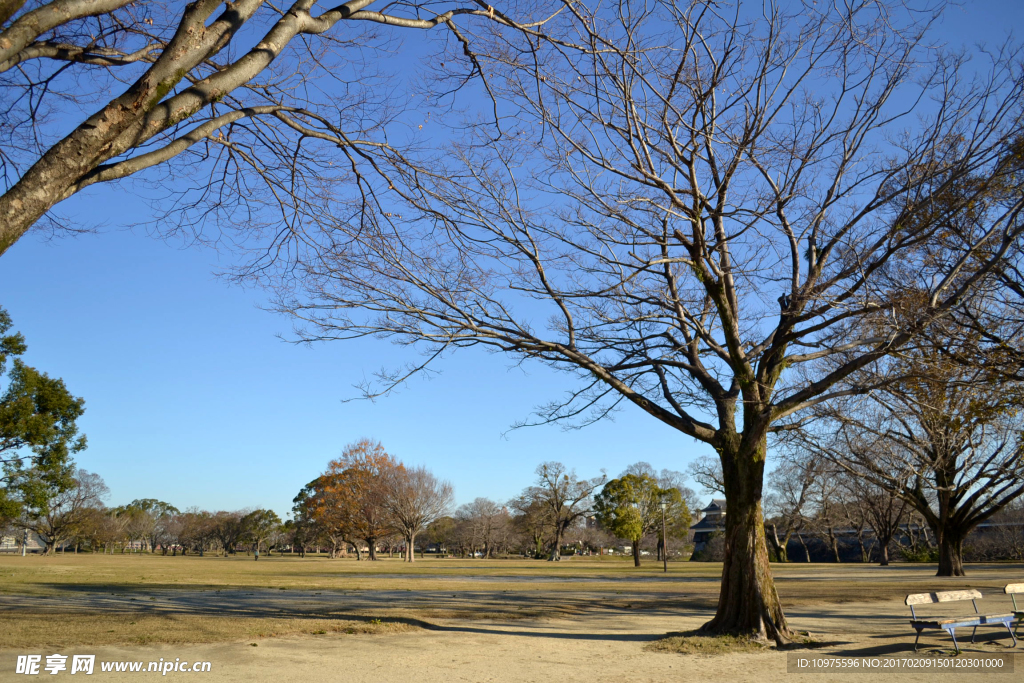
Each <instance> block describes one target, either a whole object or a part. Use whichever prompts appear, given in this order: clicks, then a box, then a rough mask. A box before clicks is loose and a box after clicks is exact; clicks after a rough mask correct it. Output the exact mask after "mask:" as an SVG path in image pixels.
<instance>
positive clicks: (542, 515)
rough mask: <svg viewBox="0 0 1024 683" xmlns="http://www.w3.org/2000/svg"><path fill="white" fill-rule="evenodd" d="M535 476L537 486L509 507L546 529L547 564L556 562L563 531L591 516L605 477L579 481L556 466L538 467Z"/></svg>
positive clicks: (551, 464) (574, 475)
mask: <svg viewBox="0 0 1024 683" xmlns="http://www.w3.org/2000/svg"><path fill="white" fill-rule="evenodd" d="M536 474H537V483H536V484H534V485H533V486H530V487H527V488H526V489H525V490H524V491H523V493H522V495H521V496H520V497H519V498H517V499H515V500H514V501H512V503H511V505H513V506H514V507H516V508H517V509H518V510H520V512H521V513H523V514H529V513H533V514H534V515H535V516H537V520H536V521H538V522H540V525H541V528H544V527H546V528H547V530H548V531H549V532H550V534H551V535H550V536H549V540H550V543H551V547H550V551H549V555H548V560H549V561H551V560H554V561H558V560H559V559H560V558H561V554H560V549H561V546H562V538H563V536H564V535H565V532H566V530H567V529H568V528H569V527H570V526H572V525H573V524H574V523H575V522H576V521H577V520H579V519H580V518H581V517H586V516H587V515H590V514H592V513H593V504H594V498H593V496H594V491H596V490H597V489H598V487H600V486H603V485H604V483H605V480H606V477H605V476H604V475H602V476H600V477H594V478H593V479H580V478H578V477H577V476H576V472H575V471H574V470H567V469H566V468H565V465H563V464H562V463H560V462H545V463H541V464H540V465H538V466H537V470H536Z"/></svg>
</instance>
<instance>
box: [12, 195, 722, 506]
mask: <svg viewBox="0 0 1024 683" xmlns="http://www.w3.org/2000/svg"><path fill="white" fill-rule="evenodd" d="M112 207H114V208H112ZM138 210H142V209H141V207H138ZM62 213H64V214H65V215H68V216H71V217H73V218H75V219H76V220H81V221H82V222H95V221H97V220H100V217H101V216H103V217H105V218H104V220H105V221H106V223H107V227H106V228H104V229H103V230H102V232H101V233H100V234H94V235H87V236H82V237H76V238H67V239H58V240H49V241H47V240H44V239H40V237H38V236H29V237H26V238H24V239H22V240H21V241H20V242H18V243H17V244H16V245H15V246H14V247H13V248H12V249H11V250H10V251H9V252H8V253H7V254H5V255H4V257H3V262H2V267H0V292H3V294H2V297H0V305H3V306H4V307H6V308H7V310H8V311H9V312H10V314H11V316H12V318H13V319H14V323H15V327H16V329H18V330H20V331H21V332H22V333H24V335H25V337H26V339H27V341H28V345H29V351H28V354H27V355H26V361H27V362H29V363H30V364H33V365H35V366H36V367H38V368H40V369H42V370H45V371H47V372H49V373H50V374H51V375H55V376H59V377H62V378H63V379H64V380H65V381H66V383H67V385H68V387H69V388H70V390H71V391H72V392H73V393H74V394H75V395H77V396H82V397H83V398H85V400H86V413H85V416H84V417H83V418H82V419H81V420H80V424H81V427H82V430H83V431H84V432H85V433H86V434H87V435H88V438H89V449H88V450H87V451H86V452H85V453H82V454H80V455H79V456H78V458H77V460H78V462H79V464H80V466H82V467H84V468H85V469H87V470H89V471H94V472H97V473H99V474H100V475H101V476H102V477H103V478H104V479H105V480H106V482H107V484H108V486H109V487H110V490H111V497H110V500H109V504H111V505H117V504H121V503H126V502H128V501H130V500H132V499H133V498H143V497H145V498H159V499H162V500H166V501H167V502H170V503H172V504H174V505H176V506H177V507H179V508H182V509H183V508H185V507H188V506H191V505H197V506H200V507H203V508H207V509H237V508H242V507H247V506H260V507H270V508H272V509H274V510H277V511H278V512H279V513H282V514H283V513H285V512H287V511H288V510H290V508H291V499H292V497H293V496H294V495H295V494H296V493H297V492H298V490H299V489H300V488H301V487H302V486H303V485H304V484H305V483H307V482H308V481H310V480H311V479H313V478H314V477H316V476H317V475H318V474H319V473H320V472H321V471H322V470H323V469H324V467H325V466H326V463H327V461H328V460H330V459H331V458H334V457H337V455H338V454H339V453H340V452H341V449H342V447H343V446H344V445H345V444H346V443H348V442H350V441H354V440H356V439H357V438H359V437H361V436H370V437H373V438H377V439H380V440H381V441H382V442H383V443H384V445H385V446H386V447H387V448H388V450H389V451H390V452H392V453H394V454H395V455H396V456H398V457H399V458H401V459H402V460H403V461H405V462H407V463H412V464H423V465H427V466H428V467H430V468H431V469H432V470H433V471H434V472H435V474H437V475H438V476H441V477H443V478H446V479H449V480H450V481H451V482H452V483H453V484H454V486H455V489H456V495H457V499H458V502H459V503H463V502H468V501H469V500H472V499H473V498H475V497H477V496H486V497H490V498H492V499H495V500H499V501H502V500H506V499H508V498H510V497H512V496H514V495H516V494H517V493H519V491H521V490H522V488H523V487H525V486H527V485H529V484H530V483H531V480H532V473H533V470H534V468H535V467H536V466H537V464H539V463H540V462H542V461H545V460H559V461H562V462H565V463H566V464H567V465H569V466H571V467H575V468H576V469H577V471H578V473H579V474H580V475H582V476H596V475H597V474H598V471H599V470H600V469H601V468H607V470H608V472H609V474H611V475H616V474H618V473H619V472H620V471H621V470H622V469H624V468H625V467H626V466H627V465H629V464H631V463H633V462H636V461H638V460H646V461H648V462H650V463H651V464H652V465H654V467H656V468H659V469H660V468H663V467H668V468H672V469H680V470H682V469H684V467H685V464H686V462H688V461H689V459H690V458H692V457H693V456H694V455H696V454H698V453H705V452H708V451H707V450H706V447H703V446H700V445H698V444H696V443H695V442H694V441H693V440H692V439H690V438H688V437H686V436H683V435H682V434H679V433H677V432H675V431H674V430H671V429H669V428H667V427H664V426H662V425H661V424H660V423H658V422H656V421H654V420H651V419H649V418H647V417H646V416H645V415H642V414H636V413H638V411H633V410H628V411H626V412H624V413H622V414H621V415H620V416H619V417H618V418H617V420H616V421H615V422H614V423H607V424H603V425H599V426H596V427H592V428H590V429H586V430H582V431H576V432H563V431H562V430H561V429H559V428H558V427H539V428H532V429H523V430H516V431H514V432H511V433H509V434H507V436H506V438H503V437H502V435H503V433H505V432H507V430H508V428H509V426H510V425H511V424H512V423H513V422H515V421H517V420H519V419H522V418H526V417H528V416H529V414H530V411H531V409H532V407H533V406H534V405H536V404H538V403H541V402H543V401H545V400H548V399H551V398H554V397H555V396H557V394H558V392H560V391H562V390H564V389H566V388H568V387H569V386H570V385H569V384H568V378H564V377H562V376H561V375H557V374H555V373H553V372H551V371H548V370H547V369H546V368H544V367H541V366H534V367H531V368H530V369H529V373H526V372H524V371H523V370H522V369H512V370H510V369H509V364H508V362H507V361H506V360H505V359H503V358H501V357H499V356H493V355H487V354H484V353H476V352H473V351H469V352H465V353H460V354H457V355H456V356H455V357H454V358H452V359H450V360H448V361H447V362H446V363H445V364H444V366H443V367H444V372H443V373H442V374H441V375H440V376H438V377H434V378H432V379H430V380H414V381H413V382H411V383H410V384H409V385H408V387H407V388H406V389H404V390H403V391H401V392H400V393H398V394H397V395H393V396H391V397H388V398H383V399H379V400H377V401H376V402H375V403H371V402H368V401H362V400H359V401H354V402H348V403H343V402H342V399H344V398H351V397H355V396H357V395H358V393H357V391H356V390H355V389H353V388H352V385H353V384H355V383H357V382H358V381H359V380H360V379H361V378H363V376H364V375H369V374H370V373H372V372H373V371H374V370H376V369H378V368H380V367H381V366H385V365H386V366H395V365H399V364H400V360H401V356H400V355H398V354H401V353H402V350H401V349H398V348H396V347H394V346H392V345H390V344H388V343H386V342H380V341H376V340H367V341H363V342H349V343H334V344H325V345H319V346H314V347H306V346H296V345H293V344H289V343H285V342H283V341H281V340H280V339H279V338H278V337H277V335H278V334H281V335H288V334H289V333H290V331H291V323H290V322H289V321H288V320H287V319H285V318H283V317H280V316H278V315H276V314H273V313H270V312H267V311H265V310H261V309H260V308H259V306H260V305H261V304H263V303H265V300H266V299H265V295H264V293H263V292H261V291H254V290H243V289H240V288H238V287H234V286H231V285H229V284H227V283H226V282H224V281H222V280H219V279H217V278H216V277H214V276H213V275H212V273H213V272H214V271H216V270H220V269H223V268H224V267H225V266H226V263H225V262H223V261H219V260H218V255H217V254H216V253H214V252H211V251H207V250H202V249H196V248H189V249H182V248H177V247H176V246H175V245H173V244H169V243H166V242H162V241H159V240H156V239H153V238H151V237H148V236H146V235H144V234H142V233H139V234H136V233H133V232H132V231H127V230H123V229H118V226H119V225H121V224H124V223H128V222H130V221H131V220H132V214H133V198H132V197H131V196H129V195H127V194H125V190H124V189H120V188H117V187H116V186H115V187H111V188H106V189H103V190H102V191H100V192H94V193H92V194H91V195H89V196H83V197H79V198H75V199H73V200H71V201H69V202H67V203H65V204H64V205H63V206H62Z"/></svg>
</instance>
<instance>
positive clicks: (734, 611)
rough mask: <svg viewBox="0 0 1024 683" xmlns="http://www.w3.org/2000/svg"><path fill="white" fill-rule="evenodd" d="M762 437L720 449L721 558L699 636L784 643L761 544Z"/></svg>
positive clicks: (782, 617)
mask: <svg viewBox="0 0 1024 683" xmlns="http://www.w3.org/2000/svg"><path fill="white" fill-rule="evenodd" d="M766 450H767V443H766V440H765V439H764V437H762V438H761V439H759V441H758V443H756V444H753V445H748V446H744V444H739V445H738V448H737V449H736V450H735V451H733V452H732V453H730V452H728V451H725V450H724V449H723V451H720V455H721V459H722V465H723V475H724V484H725V497H726V500H727V501H728V507H727V509H726V515H725V557H724V561H723V563H722V585H721V589H720V593H719V598H718V611H717V612H716V613H715V617H714V619H712V620H711V621H709V622H708V623H706V624H704V626H703V627H702V628H701V631H702V632H705V633H713V634H726V633H729V634H736V635H750V636H754V637H756V638H759V639H771V640H774V641H776V642H777V643H780V644H781V643H785V642H787V641H788V640H789V637H790V632H789V626H788V625H787V623H786V615H785V614H784V613H783V611H782V603H781V602H780V601H779V595H778V593H777V592H776V590H775V580H774V578H773V577H772V570H771V565H770V564H769V561H768V544H767V542H766V541H765V530H764V515H763V512H762V508H761V493H762V485H763V481H764V476H763V475H764V455H765V453H766Z"/></svg>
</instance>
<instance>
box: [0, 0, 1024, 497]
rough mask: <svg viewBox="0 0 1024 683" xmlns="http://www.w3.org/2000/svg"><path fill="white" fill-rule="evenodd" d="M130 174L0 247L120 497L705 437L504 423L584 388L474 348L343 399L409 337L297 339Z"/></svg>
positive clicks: (275, 490)
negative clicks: (147, 219)
mask: <svg viewBox="0 0 1024 683" xmlns="http://www.w3.org/2000/svg"><path fill="white" fill-rule="evenodd" d="M1022 21H1024V3H1020V2H1000V1H995V0H992V1H990V2H984V1H982V2H976V3H972V4H971V5H969V6H967V7H965V8H963V9H959V10H957V9H954V10H953V12H952V13H951V15H950V17H949V18H947V20H946V22H945V26H944V32H945V33H946V34H947V35H948V36H949V39H950V40H951V41H959V40H971V41H976V40H981V39H988V40H990V41H992V42H998V41H999V40H1000V39H1001V38H1002V37H1003V36H1005V33H1006V31H1007V30H1008V29H1011V28H1016V27H1020V26H1021V25H1022ZM129 188H130V186H129V185H123V186H111V187H106V188H98V189H94V190H91V191H89V192H87V193H85V194H83V195H82V196H80V197H76V198H74V199H72V200H69V201H68V202H66V203H65V204H63V205H62V206H61V207H60V210H61V213H62V214H64V215H66V216H70V217H72V218H73V219H74V220H76V221H78V222H80V223H82V224H87V225H93V224H102V226H103V227H102V229H101V232H100V233H98V234H92V235H86V236H82V237H77V238H67V239H58V240H53V241H47V240H46V239H44V238H43V237H42V236H38V235H30V236H27V237H25V238H23V239H22V240H21V241H20V242H18V243H17V244H16V245H15V246H14V247H13V248H12V249H11V250H10V251H9V252H8V253H7V254H5V255H4V256H3V257H2V259H0V305H2V306H4V307H5V308H7V310H8V311H9V312H10V314H11V316H12V317H13V319H14V323H15V327H16V329H18V330H20V331H21V332H23V333H24V334H25V336H26V339H27V341H28V344H29V351H28V354H27V356H26V360H27V362H29V363H31V364H33V365H35V366H37V367H39V368H40V369H41V370H44V371H46V372H49V373H50V374H51V375H54V376H59V377H62V378H63V379H64V380H65V381H66V382H67V385H68V387H69V388H70V389H71V391H72V392H73V393H74V394H76V395H78V396H82V397H84V398H85V400H86V406H87V411H86V414H85V416H84V417H83V418H82V420H81V421H80V424H81V427H82V430H83V431H84V432H85V433H86V434H87V435H88V438H89V449H88V451H86V452H85V453H83V454H81V455H80V456H79V457H78V462H79V464H80V466H82V467H84V468H85V469H88V470H90V471H93V472H97V473H99V474H100V475H101V476H102V477H103V478H104V479H105V480H106V482H107V484H108V485H109V486H110V490H111V496H110V499H109V501H108V503H109V504H111V505H117V504H121V503H126V502H128V501H130V500H132V499H133V498H143V497H145V498H159V499H162V500H165V501H167V502H170V503H172V504H174V505H176V506H178V507H179V508H182V509H184V508H186V507H189V506H193V505H195V506H199V507H202V508H206V509H210V510H220V509H228V510H230V509H238V508H243V507H255V506H259V507H270V508H272V509H274V510H276V511H277V512H278V513H280V514H282V516H283V515H284V514H285V513H286V512H288V511H289V510H290V508H291V499H292V497H293V496H294V495H295V493H296V492H297V491H298V490H299V489H300V488H301V487H302V486H303V485H304V484H305V483H306V482H308V481H309V480H311V479H313V478H314V477H315V476H317V474H318V473H319V472H320V471H322V469H323V468H324V466H325V465H326V463H327V461H328V460H330V459H331V458H334V457H336V456H337V455H338V454H339V453H340V451H341V449H342V447H343V446H344V445H345V444H346V443H348V442H350V441H353V440H355V439H357V438H359V437H361V436H369V437H373V438H377V439H380V440H381V441H382V442H383V443H384V445H385V446H386V447H387V448H388V450H389V451H390V452H392V453H394V454H395V455H396V456H398V457H399V458H401V459H402V460H403V461H405V462H407V463H412V464H423V465H426V466H428V467H430V468H431V469H432V470H433V471H434V472H435V473H436V474H437V475H439V476H441V477H443V478H446V479H449V480H450V481H451V482H452V483H453V484H454V486H455V489H456V496H457V500H458V502H459V503H464V502H468V501H469V500H472V499H473V498H475V497H477V496H486V497H489V498H492V499H495V500H498V501H502V500H505V499H507V498H509V497H511V496H513V495H515V494H517V493H518V492H519V491H520V490H522V488H523V487H525V486H527V485H529V484H530V483H531V481H532V479H533V476H532V473H533V470H534V468H535V467H536V466H537V464H539V463H540V462H542V461H545V460H558V461H561V462H564V463H566V464H567V465H569V466H570V467H574V468H576V470H577V472H578V473H579V474H580V475H582V476H594V475H596V474H598V472H599V470H600V469H602V468H604V469H607V471H608V473H609V474H610V475H613V476H614V475H616V474H618V473H619V472H620V471H621V470H622V469H624V468H625V467H626V466H627V465H629V464H631V463H633V462H636V461H638V460H645V461H647V462H649V463H651V464H652V465H653V466H654V467H655V468H657V469H661V468H670V469H677V470H684V469H685V466H686V464H687V463H688V462H689V461H690V460H691V459H693V458H694V457H696V456H698V455H702V454H709V453H710V449H709V448H708V447H707V446H704V445H702V444H698V443H696V442H694V441H693V440H692V439H690V438H688V437H686V436H683V435H682V434H680V433H678V432H675V431H674V430H672V429H669V428H668V427H665V426H663V425H661V424H660V423H659V422H657V421H656V420H653V419H652V418H650V417H648V416H646V415H644V414H642V413H640V411H639V410H637V409H635V408H633V407H627V408H625V409H624V410H623V411H622V412H620V413H619V415H618V416H617V418H616V421H614V422H606V423H603V424H600V425H597V426H594V427H590V428H587V429H584V430H581V431H573V432H563V431H562V430H561V429H559V428H558V427H539V428H532V429H524V430H517V431H514V432H511V433H509V434H508V435H507V437H506V438H503V436H502V435H503V433H505V432H506V431H507V430H508V427H509V426H510V425H511V424H512V423H514V422H515V421H517V420H520V419H523V418H526V417H528V416H529V415H530V412H531V409H532V408H533V406H535V405H537V404H539V403H542V402H544V401H547V400H550V399H552V398H555V397H557V396H558V395H559V393H560V392H561V391H564V390H565V389H567V388H569V386H570V381H571V380H570V379H569V378H567V377H564V376H561V375H558V374H555V373H553V372H551V371H549V370H547V369H546V368H544V367H542V366H539V365H532V366H528V367H527V368H525V372H524V369H509V363H508V361H507V360H506V359H503V358H501V357H498V356H491V355H487V354H484V353H482V352H474V351H467V352H463V353H459V354H457V355H455V356H454V357H453V358H450V359H449V360H447V361H446V362H445V363H444V365H443V366H442V367H443V368H444V373H443V374H442V375H441V376H439V377H435V378H433V379H430V380H428V381H425V380H415V381H413V382H412V383H411V384H410V385H408V387H407V388H405V389H404V390H403V391H402V392H401V393H399V394H397V395H394V396H391V397H388V398H383V399H380V400H378V401H377V402H376V403H370V402H366V401H355V402H349V403H343V402H342V399H344V398H351V397H354V396H356V395H357V392H356V390H354V389H353V388H352V385H353V384H355V383H357V382H359V381H360V379H361V378H363V377H364V375H368V374H370V373H372V372H373V371H374V370H375V369H378V368H380V367H381V366H391V367H394V366H395V365H398V364H400V362H401V356H399V355H397V354H399V353H401V351H400V350H399V349H397V348H396V347H394V346H391V345H389V344H387V343H386V342H380V341H376V340H366V341H361V342H349V343H344V344H341V343H335V344H331V345H320V346H314V347H311V348H310V347H303V346H295V345H291V344H288V343H285V342H283V341H281V340H280V339H279V338H278V337H277V336H276V335H278V334H282V335H285V336H287V335H288V334H289V332H290V329H291V327H290V322H289V321H288V320H286V319H284V318H281V317H278V316H276V315H274V314H272V313H269V312H266V311H264V310H261V309H260V308H259V307H260V306H261V305H262V304H264V303H265V295H264V294H263V293H262V292H260V291H252V290H243V289H240V288H238V287H234V286H231V285H229V284H227V283H226V282H224V281H222V280H218V279H217V278H215V277H214V276H213V275H212V273H213V272H215V271H218V270H223V269H224V268H226V267H227V266H229V265H230V262H224V261H221V260H219V256H218V254H216V253H214V252H211V251H208V250H203V249H197V248H188V249H183V248H180V245H175V244H169V243H165V242H162V241H159V240H156V239H153V238H151V237H149V236H146V235H145V234H143V233H141V232H132V231H128V230H125V229H123V226H125V225H127V224H129V223H132V222H135V221H136V220H138V216H139V213H140V212H143V211H144V207H142V206H140V205H139V203H138V202H137V201H136V200H135V199H134V198H133V197H132V196H131V195H130V194H128V192H129V191H130V190H129Z"/></svg>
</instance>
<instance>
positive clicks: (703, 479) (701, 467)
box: [686, 455, 725, 493]
mask: <svg viewBox="0 0 1024 683" xmlns="http://www.w3.org/2000/svg"><path fill="white" fill-rule="evenodd" d="M686 471H687V473H688V474H689V475H690V478H691V479H693V480H694V481H695V482H697V483H698V484H699V485H700V487H701V488H702V489H704V493H725V481H724V479H725V475H723V474H722V461H721V460H720V459H718V458H715V457H713V456H710V455H702V456H700V457H699V458H697V459H696V460H692V461H690V464H689V465H687V466H686Z"/></svg>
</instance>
